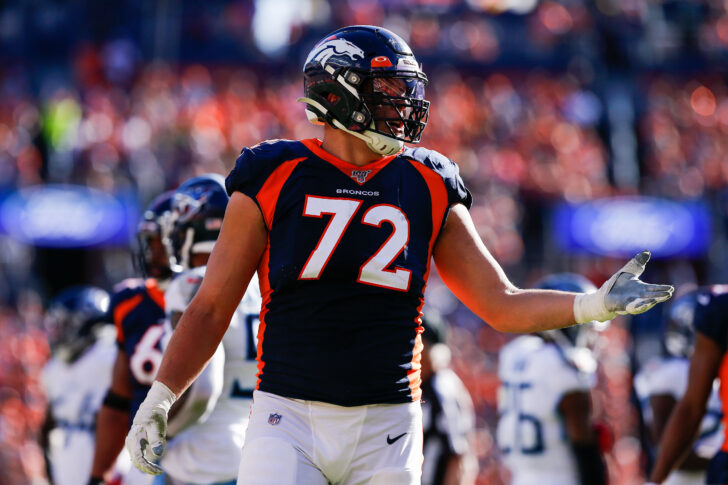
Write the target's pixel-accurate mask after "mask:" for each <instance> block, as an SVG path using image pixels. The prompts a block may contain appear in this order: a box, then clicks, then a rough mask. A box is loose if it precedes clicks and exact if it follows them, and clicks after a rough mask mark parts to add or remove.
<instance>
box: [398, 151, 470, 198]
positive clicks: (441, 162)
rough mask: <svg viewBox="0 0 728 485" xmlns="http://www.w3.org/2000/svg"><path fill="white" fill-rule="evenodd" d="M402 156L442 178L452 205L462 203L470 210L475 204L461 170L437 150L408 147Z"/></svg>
mask: <svg viewBox="0 0 728 485" xmlns="http://www.w3.org/2000/svg"><path fill="white" fill-rule="evenodd" d="M402 156H404V157H406V158H408V159H410V160H414V161H416V162H419V163H421V164H423V165H424V166H426V167H427V168H429V169H431V170H432V171H434V172H435V173H437V174H438V175H439V176H440V177H441V178H442V180H443V182H444V183H445V187H446V188H447V194H448V202H449V204H450V205H453V204H457V203H460V204H463V205H465V207H467V208H468V209H470V206H471V205H472V204H473V196H472V195H471V194H470V191H469V190H468V189H467V188H466V187H465V183H464V182H463V180H462V178H460V168H459V167H458V165H457V164H456V163H455V162H453V161H452V160H450V159H449V158H447V157H446V156H445V155H443V154H441V153H439V152H436V151H435V150H429V149H427V148H422V147H418V148H411V147H406V148H405V149H404V152H403V153H402Z"/></svg>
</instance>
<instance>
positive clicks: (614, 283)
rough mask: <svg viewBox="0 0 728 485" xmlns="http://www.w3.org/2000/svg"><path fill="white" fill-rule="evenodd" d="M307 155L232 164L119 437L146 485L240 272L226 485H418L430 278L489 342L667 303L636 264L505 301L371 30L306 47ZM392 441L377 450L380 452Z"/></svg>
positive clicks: (402, 65)
mask: <svg viewBox="0 0 728 485" xmlns="http://www.w3.org/2000/svg"><path fill="white" fill-rule="evenodd" d="M303 77H304V97H303V98H301V99H300V100H301V101H302V102H303V103H304V104H305V106H306V111H307V114H308V116H309V119H310V120H311V121H312V122H314V123H316V124H319V125H322V126H323V140H318V139H309V140H301V141H292V140H277V141H269V142H264V143H261V144H259V145H257V146H254V147H252V148H246V149H244V150H243V151H242V153H241V154H240V156H239V157H238V160H237V162H236V165H235V168H234V169H233V170H232V172H231V173H230V174H229V175H228V178H227V179H226V186H227V190H228V193H229V194H231V198H230V202H229V203H228V206H227V210H226V213H225V219H224V222H223V227H222V230H221V232H220V237H219V238H218V241H217V243H216V245H215V249H214V250H213V252H212V254H211V256H210V261H209V263H208V267H207V271H206V273H205V278H204V280H203V282H202V285H201V286H200V289H199V290H198V292H197V294H196V296H195V298H194V299H193V300H192V302H191V304H190V306H189V307H188V308H187V309H186V310H185V312H184V314H183V316H182V318H181V320H180V323H179V325H178V328H177V330H175V332H174V334H173V336H172V339H171V341H170V347H169V352H167V353H166V354H165V358H164V360H163V362H162V366H161V368H160V373H159V375H158V378H157V379H156V381H155V383H154V384H153V386H152V388H151V390H150V392H149V394H148V395H147V399H146V400H145V403H144V404H143V405H142V406H141V407H140V409H139V412H138V413H137V415H136V417H135V421H134V423H133V425H132V429H131V430H130V434H129V436H128V440H127V443H128V449H129V450H130V452H131V455H132V461H133V462H134V463H135V465H136V466H138V467H139V468H140V469H143V470H146V471H148V472H149V473H158V472H159V470H158V469H157V468H155V467H154V466H153V463H152V460H153V459H154V458H155V457H156V456H158V454H159V453H162V452H163V449H164V432H163V428H164V426H163V423H164V422H165V420H166V415H167V411H168V410H169V407H170V406H171V405H172V403H173V402H174V401H175V400H176V399H177V396H178V395H180V394H181V393H182V391H183V390H184V389H185V388H186V387H187V386H188V385H189V384H190V383H191V382H192V381H193V380H194V378H195V376H196V375H197V374H198V373H199V372H200V371H201V370H202V369H203V368H204V366H205V363H206V362H207V360H208V359H209V358H210V356H211V355H213V353H214V352H215V349H216V348H217V345H218V343H219V341H220V339H222V336H223V335H224V334H225V330H226V327H227V325H228V324H229V322H230V319H231V317H232V315H233V313H234V312H235V309H236V308H237V305H238V303H239V302H240V299H241V297H242V295H243V293H244V291H245V290H246V288H247V287H248V283H249V281H250V279H251V278H252V276H253V274H254V273H255V272H256V269H257V270H258V276H259V280H260V286H261V292H262V294H263V300H264V304H263V310H262V312H261V316H260V318H261V321H260V338H259V340H258V354H257V359H258V381H257V386H256V390H255V393H254V404H253V407H252V410H251V416H250V421H249V424H248V429H247V431H246V436H245V446H244V447H243V457H242V460H241V465H240V472H239V475H238V483H240V484H245V483H253V482H255V483H275V484H277V485H280V484H291V483H311V484H324V483H327V482H334V483H358V482H369V483H398V484H405V483H419V481H420V477H421V467H422V459H423V458H422V409H421V407H420V403H419V401H420V397H421V393H422V391H421V389H420V384H421V376H420V360H421V352H422V339H421V337H420V333H421V331H422V327H421V325H420V309H421V308H422V306H423V305H424V292H425V284H426V282H427V278H428V275H429V273H430V260H431V258H432V257H433V256H434V260H435V263H436V264H437V266H438V270H439V273H440V275H441V276H442V278H443V279H444V281H445V282H446V283H447V284H448V286H449V287H450V289H452V290H453V291H454V293H455V294H456V295H457V296H458V297H459V298H460V300H461V301H463V302H464V303H465V304H466V305H468V306H469V307H470V308H471V309H472V310H474V311H475V313H476V314H478V315H479V316H480V317H482V318H483V319H485V320H486V321H487V322H488V323H489V324H491V325H492V326H493V327H495V328H496V329H499V330H503V331H509V332H516V331H518V332H533V331H536V330H545V329H548V328H555V327H563V326H568V325H573V324H575V323H577V322H578V323H583V322H587V321H591V320H595V319H600V320H607V319H609V318H611V317H612V316H613V315H614V314H615V313H616V312H620V313H625V312H632V313H636V312H643V311H646V310H648V309H649V308H651V307H652V306H653V305H655V304H656V303H658V302H660V301H663V300H665V299H667V298H669V297H670V295H671V291H672V287H670V286H668V285H648V284H645V283H643V282H641V281H639V280H638V276H639V275H640V274H641V273H642V271H643V270H644V265H645V263H646V262H647V259H648V258H649V253H648V252H644V253H640V254H639V255H638V256H637V257H636V258H635V259H633V260H632V261H630V262H629V263H628V264H627V265H626V266H625V267H624V268H622V269H621V270H620V271H618V272H617V273H616V274H615V275H614V276H613V277H611V278H610V279H609V280H608V281H607V283H605V285H604V286H603V287H602V288H600V290H599V291H597V292H595V293H591V294H574V293H563V292H555V291H546V290H521V289H518V288H516V287H515V286H514V285H512V284H511V283H510V282H509V281H508V279H507V278H506V276H505V274H504V273H503V271H502V269H501V268H500V266H499V265H498V263H497V262H496V261H495V260H494V258H493V257H492V256H491V255H490V253H489V252H488V250H487V249H486V247H485V245H484V244H483V242H482V241H481V240H480V238H479V236H478V235H477V231H476V230H475V228H474V226H473V222H472V219H471V217H470V214H469V213H468V207H469V206H470V204H471V201H472V198H471V195H470V192H469V191H468V190H467V189H466V188H465V185H464V183H463V181H462V180H461V178H460V176H459V173H458V168H457V165H456V164H455V163H454V162H452V161H450V160H449V159H448V158H446V157H445V156H443V155H441V154H439V153H437V152H434V151H432V150H428V149H425V148H417V149H415V148H411V147H405V146H404V143H405V142H410V143H417V142H419V140H420V136H421V134H422V131H423V130H424V128H425V125H426V123H427V114H428V110H429V102H428V101H427V100H425V98H424V92H425V85H426V84H427V77H426V76H425V74H424V73H423V71H422V70H421V68H420V65H419V63H418V62H417V60H416V59H415V57H414V55H413V53H412V51H411V50H410V48H409V46H408V45H407V43H406V42H405V41H404V40H402V39H401V38H400V37H399V36H397V35H396V34H394V33H392V32H390V31H388V30H386V29H383V28H380V27H374V26H351V27H344V28H342V29H339V30H337V31H335V32H332V33H331V34H329V35H327V36H326V37H324V38H323V39H322V40H321V41H320V42H319V43H318V44H316V46H314V48H313V49H312V50H311V53H310V54H309V56H308V58H307V59H306V62H305V65H304V72H303ZM399 435H402V438H401V439H398V440H397V441H394V442H389V440H388V439H387V436H399Z"/></svg>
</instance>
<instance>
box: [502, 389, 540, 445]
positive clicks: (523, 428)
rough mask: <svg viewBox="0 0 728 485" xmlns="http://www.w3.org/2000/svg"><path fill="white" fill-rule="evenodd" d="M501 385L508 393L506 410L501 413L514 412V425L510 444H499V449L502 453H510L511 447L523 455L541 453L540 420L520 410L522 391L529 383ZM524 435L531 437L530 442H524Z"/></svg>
mask: <svg viewBox="0 0 728 485" xmlns="http://www.w3.org/2000/svg"><path fill="white" fill-rule="evenodd" d="M503 387H504V388H505V390H506V392H507V393H508V396H507V399H508V400H509V404H508V405H507V408H506V412H505V413H503V414H509V413H515V414H516V425H515V429H514V436H513V444H512V446H507V445H505V444H501V447H502V448H501V451H502V452H503V453H510V452H511V451H512V448H516V449H517V450H518V451H519V452H520V453H522V454H524V455H536V454H539V453H543V451H544V444H543V429H542V426H541V421H540V420H539V419H538V418H537V417H536V416H533V415H530V414H526V413H524V412H523V411H522V410H521V399H522V393H523V392H525V391H526V390H527V389H529V388H530V387H531V384H530V383H528V382H517V383H510V382H503ZM529 428H530V430H529ZM528 431H530V433H528ZM526 433H528V434H526ZM525 436H530V437H532V439H530V440H528V441H530V443H528V444H526V443H524V441H526V440H524V437H525Z"/></svg>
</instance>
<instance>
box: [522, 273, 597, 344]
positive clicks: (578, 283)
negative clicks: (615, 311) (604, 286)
mask: <svg viewBox="0 0 728 485" xmlns="http://www.w3.org/2000/svg"><path fill="white" fill-rule="evenodd" d="M535 286H536V288H540V289H542V290H559V291H569V292H573V293H593V292H595V291H597V287H596V286H594V283H592V282H591V281H589V280H588V279H586V278H585V277H583V276H581V275H579V274H576V273H555V274H551V275H548V276H546V277H544V278H542V279H541V280H540V281H538V282H537V283H536V285H535ZM607 324H608V323H603V322H602V323H597V322H591V323H588V324H585V325H572V326H571V327H565V328H560V329H558V330H547V331H545V332H540V333H541V334H542V335H544V336H546V337H550V338H551V339H552V340H554V341H555V342H556V343H557V344H561V345H562V346H563V345H569V346H573V347H587V346H588V345H589V343H590V342H589V333H590V331H591V330H598V331H599V330H603V329H604V328H606V325H607ZM591 327H597V328H591Z"/></svg>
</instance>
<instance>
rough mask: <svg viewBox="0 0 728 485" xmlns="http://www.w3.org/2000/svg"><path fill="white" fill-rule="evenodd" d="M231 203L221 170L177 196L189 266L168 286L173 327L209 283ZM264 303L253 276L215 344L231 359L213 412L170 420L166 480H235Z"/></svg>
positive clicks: (178, 253)
mask: <svg viewBox="0 0 728 485" xmlns="http://www.w3.org/2000/svg"><path fill="white" fill-rule="evenodd" d="M227 203H228V195H227V193H226V191H225V180H224V178H223V177H222V176H219V175H204V176H200V177H195V178H192V179H190V180H188V181H187V182H185V183H184V184H182V185H181V186H180V188H179V189H177V191H176V192H175V194H174V197H173V198H172V212H171V223H172V229H171V232H170V236H169V240H170V243H171V244H170V247H171V254H172V255H173V257H174V261H175V262H176V263H177V264H179V266H180V267H181V268H182V269H183V270H184V272H183V273H181V274H180V275H179V276H178V277H177V278H175V279H174V281H172V283H171V284H170V285H169V288H168V289H167V291H166V293H165V302H166V305H167V307H166V311H167V314H168V315H169V318H170V321H171V323H172V326H173V327H176V324H177V322H178V320H179V318H180V316H181V315H182V312H183V311H184V309H185V308H186V307H187V305H188V304H189V302H190V301H191V300H192V298H193V297H194V295H195V293H196V292H197V289H198V288H199V286H200V284H201V282H202V279H203V277H204V275H205V264H206V263H207V259H208V257H209V255H210V251H212V248H213V246H214V245H215V241H216V240H217V237H218V234H219V232H220V227H221V225H222V218H223V215H224V214H225V207H226V206H227ZM260 305H261V297H260V289H259V288H258V281H257V278H254V279H253V281H251V283H250V284H249V286H248V290H247V291H246V292H245V295H244V296H243V299H242V301H241V302H240V305H238V308H237V310H236V311H235V313H234V315H233V318H232V321H231V322H230V325H229V326H228V328H227V331H226V332H225V335H224V336H223V339H222V343H221V345H220V346H219V347H218V350H217V351H216V355H219V358H220V359H221V360H222V361H223V362H224V367H223V369H222V376H223V383H222V390H221V394H220V397H219V398H218V399H217V401H216V403H215V405H214V407H213V408H212V409H211V413H210V414H209V416H207V418H206V419H204V420H200V422H198V423H196V424H193V425H191V426H189V427H186V428H184V429H183V430H179V431H178V430H175V427H174V426H172V423H171V422H170V427H169V429H168V430H167V431H168V434H169V435H170V441H169V446H168V447H167V452H166V453H165V455H164V458H163V459H162V461H161V462H160V467H161V468H162V469H163V470H164V471H165V474H166V475H167V477H166V481H164V482H161V481H160V482H159V483H160V484H161V483H166V484H167V485H170V484H175V485H177V484H179V485H182V484H205V485H206V484H220V485H222V484H226V485H234V484H235V479H236V478H237V475H238V467H239V465H240V454H241V449H242V447H243V440H244V438H245V428H246V427H247V424H248V415H249V414H250V405H251V403H252V398H253V389H254V387H255V382H256V377H255V375H256V372H257V364H256V361H255V349H256V335H257V332H258V315H259V314H260Z"/></svg>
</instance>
